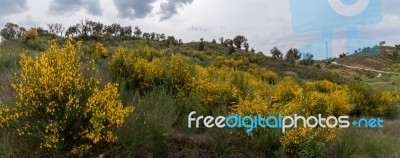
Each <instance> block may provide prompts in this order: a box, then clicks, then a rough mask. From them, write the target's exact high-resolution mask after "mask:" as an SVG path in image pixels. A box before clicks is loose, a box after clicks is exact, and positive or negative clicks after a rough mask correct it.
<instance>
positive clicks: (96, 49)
mask: <svg viewBox="0 0 400 158" xmlns="http://www.w3.org/2000/svg"><path fill="white" fill-rule="evenodd" d="M87 51H88V52H89V53H91V54H94V55H97V56H101V57H103V58H106V57H107V56H108V51H107V48H105V47H104V46H103V44H102V43H98V42H97V43H92V44H89V46H88V48H87Z"/></svg>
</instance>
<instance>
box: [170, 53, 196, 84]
mask: <svg viewBox="0 0 400 158" xmlns="http://www.w3.org/2000/svg"><path fill="white" fill-rule="evenodd" d="M191 69H192V68H191V67H190V65H189V64H188V63H187V62H186V61H185V59H184V58H183V56H181V55H176V54H173V55H172V56H171V58H170V59H169V60H168V62H167V67H166V74H167V77H168V79H169V80H170V82H171V85H172V87H173V88H175V89H183V90H190V89H191V88H192V85H191V83H192V82H193V78H192V75H191V71H192V70H191Z"/></svg>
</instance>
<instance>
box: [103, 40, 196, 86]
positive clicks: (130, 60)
mask: <svg viewBox="0 0 400 158" xmlns="http://www.w3.org/2000/svg"><path fill="white" fill-rule="evenodd" d="M158 56H161V55H160V53H159V52H158V53H157V52H154V50H153V49H150V48H149V47H148V46H146V47H143V48H139V49H136V50H128V49H126V48H118V49H117V50H116V51H115V52H114V53H113V55H112V56H111V59H110V62H109V65H110V68H111V70H112V71H113V73H114V75H116V76H117V77H122V78H124V79H126V80H127V81H128V82H129V83H130V84H131V85H133V87H135V88H139V89H140V90H146V89H149V88H151V87H152V86H154V85H157V84H161V83H163V82H164V79H165V76H166V73H167V72H166V69H165V68H164V67H165V66H164V65H166V64H165V63H166V59H165V57H158ZM188 72H189V71H188Z"/></svg>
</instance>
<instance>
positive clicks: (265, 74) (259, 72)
mask: <svg viewBox="0 0 400 158" xmlns="http://www.w3.org/2000/svg"><path fill="white" fill-rule="evenodd" d="M248 72H250V73H251V74H252V75H254V76H255V77H257V78H261V79H262V80H263V81H266V82H268V83H270V84H274V83H276V82H277V81H278V79H279V77H278V74H276V73H275V72H272V71H269V70H267V69H266V68H256V69H249V70H248Z"/></svg>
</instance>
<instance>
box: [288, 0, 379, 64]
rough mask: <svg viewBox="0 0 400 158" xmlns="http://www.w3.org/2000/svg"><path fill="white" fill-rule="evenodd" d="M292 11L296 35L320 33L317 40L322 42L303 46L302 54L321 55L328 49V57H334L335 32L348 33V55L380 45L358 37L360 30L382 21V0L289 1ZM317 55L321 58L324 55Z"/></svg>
mask: <svg viewBox="0 0 400 158" xmlns="http://www.w3.org/2000/svg"><path fill="white" fill-rule="evenodd" d="M290 9H291V18H292V28H293V31H294V32H295V33H306V32H315V31H320V32H321V37H320V39H315V40H316V41H319V43H318V42H317V43H315V41H314V42H309V43H307V44H303V46H301V47H300V50H301V51H313V52H311V53H322V52H324V50H325V49H323V48H325V47H326V48H327V49H326V52H327V55H328V56H329V57H332V51H333V50H332V40H333V37H332V32H333V30H334V29H345V30H346V34H347V36H346V37H345V39H346V41H347V51H348V52H353V51H354V50H356V49H357V48H359V47H363V46H370V45H376V44H377V43H378V42H377V40H374V39H371V38H368V37H363V36H362V35H361V34H359V30H358V27H359V26H362V25H371V24H376V23H379V22H380V21H382V10H381V1H380V0H290ZM325 44H326V45H325ZM321 48H322V49H321ZM304 49H305V50H304ZM316 50H318V51H319V52H315V51H316ZM316 55H317V56H318V55H319V56H320V57H321V54H316Z"/></svg>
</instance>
